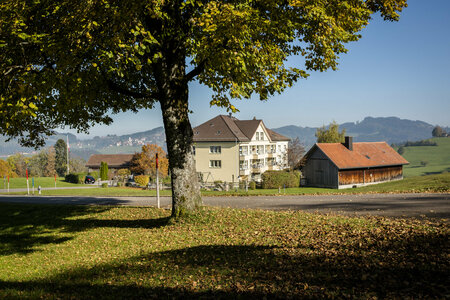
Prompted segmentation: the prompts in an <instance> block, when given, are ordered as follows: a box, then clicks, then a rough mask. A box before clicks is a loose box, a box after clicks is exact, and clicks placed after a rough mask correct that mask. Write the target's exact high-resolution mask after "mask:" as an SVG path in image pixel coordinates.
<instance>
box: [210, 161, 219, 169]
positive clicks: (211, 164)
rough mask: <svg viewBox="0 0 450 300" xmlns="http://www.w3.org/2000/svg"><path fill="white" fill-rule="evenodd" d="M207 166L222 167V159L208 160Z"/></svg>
mask: <svg viewBox="0 0 450 300" xmlns="http://www.w3.org/2000/svg"><path fill="white" fill-rule="evenodd" d="M209 167H210V168H222V161H221V160H210V161H209Z"/></svg>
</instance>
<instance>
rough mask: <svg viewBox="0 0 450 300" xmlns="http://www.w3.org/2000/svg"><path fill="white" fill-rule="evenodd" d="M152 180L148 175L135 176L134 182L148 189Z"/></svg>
mask: <svg viewBox="0 0 450 300" xmlns="http://www.w3.org/2000/svg"><path fill="white" fill-rule="evenodd" d="M149 180H150V178H149V177H148V176H147V175H137V176H134V181H135V182H136V184H138V185H139V186H142V187H146V186H147V185H148V182H149Z"/></svg>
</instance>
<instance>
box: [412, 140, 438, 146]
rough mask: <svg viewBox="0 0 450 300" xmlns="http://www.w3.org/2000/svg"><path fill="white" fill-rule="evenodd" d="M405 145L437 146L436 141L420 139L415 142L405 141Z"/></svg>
mask: <svg viewBox="0 0 450 300" xmlns="http://www.w3.org/2000/svg"><path fill="white" fill-rule="evenodd" d="M404 146H405V147H412V146H437V143H436V142H434V141H432V140H422V141H417V142H410V141H408V142H406V143H404Z"/></svg>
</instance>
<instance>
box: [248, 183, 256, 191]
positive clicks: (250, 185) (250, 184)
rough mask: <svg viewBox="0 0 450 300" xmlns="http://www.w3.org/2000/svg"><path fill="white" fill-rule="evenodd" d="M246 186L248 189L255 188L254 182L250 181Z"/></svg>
mask: <svg viewBox="0 0 450 300" xmlns="http://www.w3.org/2000/svg"><path fill="white" fill-rule="evenodd" d="M248 188H249V189H250V190H256V182H254V181H250V183H249V184H248Z"/></svg>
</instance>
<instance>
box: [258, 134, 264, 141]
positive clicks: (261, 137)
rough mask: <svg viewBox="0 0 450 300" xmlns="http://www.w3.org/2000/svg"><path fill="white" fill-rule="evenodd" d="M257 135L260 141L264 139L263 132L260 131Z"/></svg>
mask: <svg viewBox="0 0 450 300" xmlns="http://www.w3.org/2000/svg"><path fill="white" fill-rule="evenodd" d="M259 137H260V139H261V141H264V132H261V133H260V134H259Z"/></svg>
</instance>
